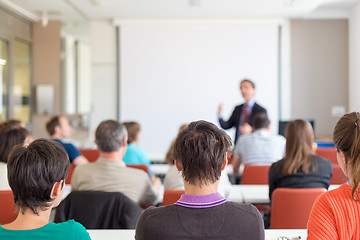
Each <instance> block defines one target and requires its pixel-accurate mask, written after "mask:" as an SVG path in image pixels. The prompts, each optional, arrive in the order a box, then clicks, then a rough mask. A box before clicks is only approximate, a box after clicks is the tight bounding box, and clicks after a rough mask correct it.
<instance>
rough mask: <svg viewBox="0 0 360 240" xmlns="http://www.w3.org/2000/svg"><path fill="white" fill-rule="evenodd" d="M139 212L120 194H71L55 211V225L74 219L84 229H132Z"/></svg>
mask: <svg viewBox="0 0 360 240" xmlns="http://www.w3.org/2000/svg"><path fill="white" fill-rule="evenodd" d="M141 212H142V209H141V208H140V207H139V206H138V205H137V204H136V203H134V202H133V201H132V200H130V198H128V197H126V196H125V195H124V194H122V193H120V192H100V191H73V192H71V193H70V194H69V195H68V196H67V197H66V198H65V199H64V200H63V201H61V203H60V204H59V206H58V207H57V208H56V215H55V219H54V222H55V223H60V222H64V221H67V220H70V219H74V220H75V221H77V222H79V223H81V224H82V225H83V226H84V227H85V228H86V229H135V226H136V222H137V220H138V218H139V216H140V214H141Z"/></svg>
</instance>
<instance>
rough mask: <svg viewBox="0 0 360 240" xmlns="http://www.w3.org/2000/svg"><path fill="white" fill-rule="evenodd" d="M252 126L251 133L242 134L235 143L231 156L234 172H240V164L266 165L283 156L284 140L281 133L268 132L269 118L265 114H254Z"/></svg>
mask: <svg viewBox="0 0 360 240" xmlns="http://www.w3.org/2000/svg"><path fill="white" fill-rule="evenodd" d="M253 128H254V132H253V133H251V134H248V135H242V136H241V137H240V138H239V140H238V141H237V143H236V146H235V148H234V152H233V157H232V165H233V170H234V173H238V172H240V173H241V170H240V169H242V168H240V166H241V165H245V164H259V165H260V164H261V165H267V164H271V163H273V162H276V161H278V160H280V159H281V158H282V157H283V156H284V152H285V144H286V140H285V138H284V137H283V136H281V135H271V134H270V120H269V119H268V117H267V115H266V114H263V113H260V114H257V115H256V116H255V119H254V123H253ZM239 170H240V171H239Z"/></svg>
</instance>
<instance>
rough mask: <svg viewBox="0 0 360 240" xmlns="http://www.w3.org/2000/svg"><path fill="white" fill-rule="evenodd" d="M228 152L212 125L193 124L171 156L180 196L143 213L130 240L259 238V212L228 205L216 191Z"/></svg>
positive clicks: (227, 140) (261, 229)
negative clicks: (181, 183)
mask: <svg viewBox="0 0 360 240" xmlns="http://www.w3.org/2000/svg"><path fill="white" fill-rule="evenodd" d="M230 147H231V139H230V138H229V136H228V135H227V134H226V133H225V132H223V131H222V130H220V129H219V128H217V127H216V126H215V125H214V124H212V123H208V122H205V121H198V122H192V123H190V124H189V126H188V127H187V128H185V129H184V130H183V131H181V133H180V134H179V136H178V138H177V139H176V141H175V144H174V151H173V152H174V158H175V159H176V160H175V165H176V167H177V168H178V169H179V170H180V171H182V177H183V181H184V186H185V194H183V195H182V196H181V198H180V199H179V200H178V201H177V202H176V203H175V204H172V205H169V206H164V207H158V208H154V207H151V208H148V209H146V210H145V211H144V212H143V214H142V215H141V216H140V218H139V220H138V223H137V226H136V236H135V238H136V239H137V240H142V239H146V240H152V239H156V240H161V239H166V240H167V239H173V240H177V239H214V240H215V239H221V240H222V239H249V240H251V239H256V240H259V239H264V224H263V220H262V218H261V215H260V213H259V211H258V210H257V209H256V208H255V207H254V206H252V205H250V204H239V203H234V202H227V200H226V199H225V198H223V197H222V196H221V195H220V194H219V193H218V192H217V186H218V183H219V178H220V174H221V170H222V169H224V168H225V166H226V164H227V151H228V150H229V148H230Z"/></svg>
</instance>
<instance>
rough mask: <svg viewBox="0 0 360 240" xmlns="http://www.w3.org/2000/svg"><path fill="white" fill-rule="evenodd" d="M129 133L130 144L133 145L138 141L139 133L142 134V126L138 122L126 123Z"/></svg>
mask: <svg viewBox="0 0 360 240" xmlns="http://www.w3.org/2000/svg"><path fill="white" fill-rule="evenodd" d="M123 124H124V125H125V127H126V130H127V133H128V141H127V142H128V143H133V142H135V141H136V140H137V137H138V133H139V132H140V124H139V123H137V122H124V123H123Z"/></svg>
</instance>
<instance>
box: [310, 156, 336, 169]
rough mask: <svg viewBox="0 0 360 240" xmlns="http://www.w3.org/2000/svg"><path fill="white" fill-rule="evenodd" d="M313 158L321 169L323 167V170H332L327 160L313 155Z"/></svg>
mask: <svg viewBox="0 0 360 240" xmlns="http://www.w3.org/2000/svg"><path fill="white" fill-rule="evenodd" d="M313 156H314V158H315V161H316V162H317V163H318V164H319V165H320V166H321V167H324V168H328V169H332V164H331V162H330V161H329V160H327V159H325V158H323V157H321V156H318V155H313Z"/></svg>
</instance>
